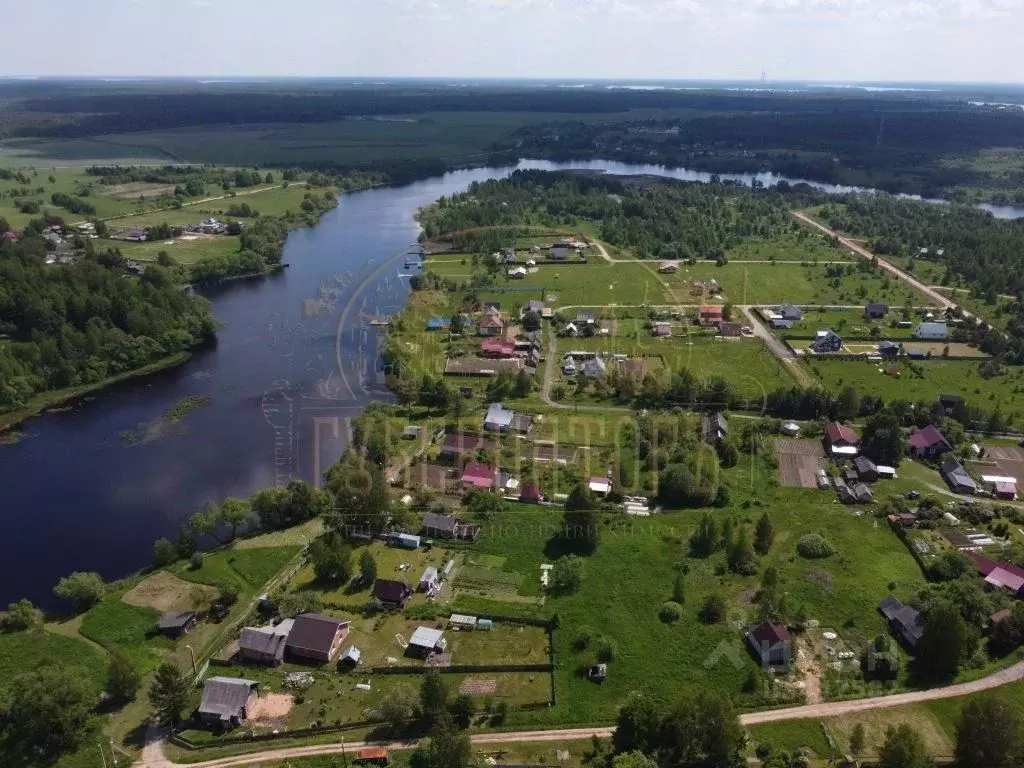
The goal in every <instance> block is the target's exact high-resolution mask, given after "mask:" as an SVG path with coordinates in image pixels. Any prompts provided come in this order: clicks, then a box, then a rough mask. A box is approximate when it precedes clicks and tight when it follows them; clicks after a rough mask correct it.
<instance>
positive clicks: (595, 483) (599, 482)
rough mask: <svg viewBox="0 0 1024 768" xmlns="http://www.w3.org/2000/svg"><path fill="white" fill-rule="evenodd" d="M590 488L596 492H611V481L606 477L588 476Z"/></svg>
mask: <svg viewBox="0 0 1024 768" xmlns="http://www.w3.org/2000/svg"><path fill="white" fill-rule="evenodd" d="M589 487H590V490H592V491H595V492H597V493H611V490H612V481H611V480H609V479H608V478H607V477H592V478H590V485H589Z"/></svg>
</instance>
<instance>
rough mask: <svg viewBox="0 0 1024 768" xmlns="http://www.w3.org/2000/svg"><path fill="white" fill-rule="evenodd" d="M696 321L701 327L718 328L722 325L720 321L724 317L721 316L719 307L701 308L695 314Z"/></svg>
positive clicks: (721, 312)
mask: <svg viewBox="0 0 1024 768" xmlns="http://www.w3.org/2000/svg"><path fill="white" fill-rule="evenodd" d="M697 319H698V320H699V321H700V324H701V325H704V326H708V325H714V326H718V325H721V324H722V321H723V320H724V319H725V315H724V314H723V311H722V308H721V307H717V306H716V307H701V308H700V312H698V313H697Z"/></svg>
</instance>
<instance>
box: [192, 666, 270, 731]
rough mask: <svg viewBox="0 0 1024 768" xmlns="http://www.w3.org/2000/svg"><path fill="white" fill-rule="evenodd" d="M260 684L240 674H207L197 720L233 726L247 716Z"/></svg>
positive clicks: (214, 724) (226, 726) (222, 726)
mask: <svg viewBox="0 0 1024 768" xmlns="http://www.w3.org/2000/svg"><path fill="white" fill-rule="evenodd" d="M259 687H260V684H259V683H257V682H256V681H255V680H244V679H242V678H239V677H209V678H207V679H206V681H205V682H204V683H203V698H202V701H200V703H199V720H200V722H202V723H205V724H206V725H213V726H216V727H218V728H234V727H235V726H238V725H241V724H242V723H244V722H245V721H246V720H247V719H248V718H249V713H250V712H251V711H252V709H253V706H254V705H255V704H256V699H258V698H259Z"/></svg>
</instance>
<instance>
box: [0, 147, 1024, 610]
mask: <svg viewBox="0 0 1024 768" xmlns="http://www.w3.org/2000/svg"><path fill="white" fill-rule="evenodd" d="M520 167H528V168H540V169H555V168H569V167H571V168H581V167H583V168H592V169H605V170H607V171H608V172H610V173H617V174H630V173H652V174H658V175H664V176H670V177H673V178H681V179H688V180H693V181H707V180H708V178H709V175H708V174H703V173H698V172H693V171H687V170H684V169H665V168H663V167H661V166H633V165H627V164H624V163H615V162H608V161H593V162H589V163H565V164H555V163H548V162H540V161H525V162H523V163H521V166H520ZM510 170H511V169H509V168H501V169H496V168H489V169H476V170H471V171H460V172H456V173H450V174H446V175H445V176H442V177H438V178H434V179H429V180H427V181H423V182H419V183H416V184H412V185H409V186H406V187H400V188H389V189H375V190H369V191H366V192H358V193H354V194H349V195H344V196H343V197H342V198H341V202H340V205H339V206H338V208H336V209H335V210H333V211H331V212H329V213H328V214H327V215H326V216H324V218H323V219H322V220H321V221H320V223H319V224H318V225H317V226H315V227H313V228H310V229H302V230H298V231H296V232H293V233H292V234H291V235H290V236H289V238H288V242H287V244H286V247H285V254H284V260H285V261H286V262H288V263H289V264H290V265H291V267H290V268H289V269H287V270H285V272H284V273H283V274H281V275H278V276H275V277H271V278H263V279H257V280H251V281H237V282H233V283H230V284H228V285H227V286H226V287H222V288H219V289H217V290H215V291H211V292H210V293H209V294H208V296H209V298H210V300H211V301H212V303H213V313H214V316H215V317H216V318H217V320H218V321H219V322H220V324H221V329H220V331H219V333H218V343H217V345H216V347H215V348H214V349H212V350H207V351H203V352H200V353H198V354H196V355H195V356H194V357H193V359H192V360H190V361H189V362H188V363H187V364H185V365H183V366H180V367H178V368H176V369H173V370H170V371H166V372H164V373H161V374H157V375H155V376H151V377H148V378H145V379H141V380H138V381H133V382H128V383H125V384H123V385H120V386H117V387H114V388H111V389H109V390H106V391H104V392H101V393H99V394H97V395H96V396H95V397H93V398H91V399H90V400H89V401H88V402H86V403H84V404H82V405H80V406H79V407H77V408H75V409H72V410H69V411H65V412H62V413H52V414H48V415H45V416H42V417H40V418H38V419H34V420H32V421H30V422H29V423H27V424H26V425H25V427H24V439H23V440H22V441H21V442H20V443H18V444H17V445H14V446H5V447H0V487H2V488H3V489H4V493H3V503H2V506H0V523H2V524H3V530H4V531H5V534H4V536H3V537H2V538H0V605H5V604H6V603H7V602H9V601H11V600H14V599H17V598H20V597H28V598H30V599H32V600H34V601H37V602H39V603H42V604H44V605H49V604H52V602H53V598H52V595H51V593H50V589H51V587H52V586H53V584H54V583H55V582H56V581H57V579H58V578H60V577H61V576H63V575H65V574H67V573H70V572H71V571H73V570H96V571H99V572H100V573H101V574H102V575H103V576H104V577H106V578H116V577H119V576H122V575H124V574H126V573H128V572H131V571H133V570H135V569H137V568H140V567H142V566H145V565H146V564H148V562H149V560H150V553H151V546H152V542H153V540H154V539H156V538H157V537H159V536H168V537H171V538H173V537H174V536H175V535H176V532H177V530H178V527H179V526H180V525H181V523H182V522H183V521H184V520H185V519H186V518H187V517H188V515H189V514H191V513H192V512H194V511H195V510H197V509H199V508H201V507H202V505H203V504H204V503H205V502H207V501H218V500H220V499H223V498H225V497H228V496H247V495H248V494H250V493H252V492H253V491H255V490H257V489H259V488H263V487H267V486H270V485H275V484H283V483H285V482H287V480H288V478H289V477H292V476H299V477H303V478H305V479H307V480H310V481H312V480H314V479H315V478H316V477H317V476H318V475H319V474H320V473H321V472H322V471H323V468H324V467H326V466H328V465H329V464H330V462H332V461H333V460H334V459H336V458H337V457H338V456H339V455H340V454H341V452H342V450H343V449H344V446H345V441H346V419H348V418H351V417H352V416H355V415H357V414H358V413H359V411H360V410H361V409H362V408H363V407H364V406H365V405H366V404H367V403H368V402H370V401H371V400H374V399H386V398H387V397H388V394H387V392H386V390H385V389H384V387H383V386H382V384H381V382H380V381H379V374H378V373H377V371H378V369H379V365H378V360H377V356H378V350H377V342H378V337H377V334H376V333H375V332H374V331H372V330H369V329H368V328H367V327H366V324H365V323H364V317H365V316H366V315H375V314H389V313H392V312H395V311H397V310H398V309H399V308H400V307H401V306H402V304H403V303H404V302H405V298H406V295H407V293H408V280H407V277H403V276H402V275H403V274H404V273H407V272H408V271H409V270H407V269H405V268H404V258H402V254H404V253H405V252H406V251H407V250H408V248H409V247H410V246H411V245H412V244H414V243H415V241H416V237H417V235H418V234H419V227H418V225H417V224H416V222H415V221H414V219H413V215H414V214H415V212H416V210H417V209H418V208H420V207H421V206H423V205H425V204H427V203H429V202H431V201H432V200H434V199H436V198H437V197H439V196H440V195H450V194H452V193H455V192H458V191H460V190H462V189H464V188H465V187H466V186H468V185H469V184H470V183H471V182H473V181H478V180H483V179H488V178H499V177H502V176H505V175H507V174H508V173H509V172H510ZM723 178H735V179H736V180H739V181H744V182H746V183H749V181H750V179H751V178H752V177H751V176H750V175H747V176H735V177H733V176H723ZM757 178H758V180H759V181H762V182H763V183H765V184H772V183H777V182H778V181H779V180H780V179H779V177H775V176H771V175H769V174H760V175H758V176H757ZM816 186H821V187H823V188H826V189H828V190H829V191H834V192H841V191H848V190H847V189H842V188H834V187H829V186H828V185H816ZM1010 212H1015V213H1016V214H1017V215H1020V216H1024V210H1020V209H1006V210H1003V211H1001V213H1002V214H1003V215H1004V216H1006V215H1009V213H1010ZM190 395H206V396H209V397H210V398H211V400H210V403H209V404H208V405H206V406H204V407H202V408H200V409H198V410H197V411H195V412H193V413H192V414H191V415H189V416H188V418H187V419H186V420H185V422H184V423H183V424H182V425H181V426H180V428H176V429H170V430H167V429H164V430H160V429H149V430H148V431H147V432H146V433H147V435H148V437H147V439H145V440H143V441H142V442H140V443H137V444H135V445H128V444H127V443H126V441H125V440H124V439H123V437H122V435H123V434H124V433H125V432H130V431H133V430H140V429H143V430H144V431H145V425H147V424H153V423H154V422H158V420H159V418H160V416H161V414H163V413H165V412H166V411H167V410H168V409H170V408H171V407H172V406H174V405H175V404H176V403H177V402H179V401H180V400H181V399H182V398H184V397H187V396H190ZM140 425H141V426H140Z"/></svg>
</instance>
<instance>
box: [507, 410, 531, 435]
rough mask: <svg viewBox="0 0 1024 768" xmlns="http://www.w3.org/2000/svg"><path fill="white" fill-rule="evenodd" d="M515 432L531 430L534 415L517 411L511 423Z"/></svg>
mask: <svg viewBox="0 0 1024 768" xmlns="http://www.w3.org/2000/svg"><path fill="white" fill-rule="evenodd" d="M509 426H510V427H511V428H512V430H513V431H514V432H529V431H530V428H531V427H532V426H533V416H531V415H530V414H528V413H517V414H515V415H514V416H513V417H512V423H511V424H509Z"/></svg>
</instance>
